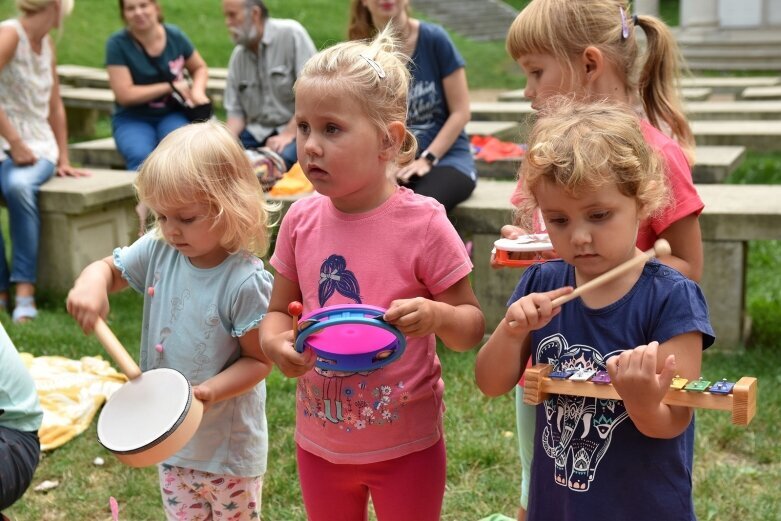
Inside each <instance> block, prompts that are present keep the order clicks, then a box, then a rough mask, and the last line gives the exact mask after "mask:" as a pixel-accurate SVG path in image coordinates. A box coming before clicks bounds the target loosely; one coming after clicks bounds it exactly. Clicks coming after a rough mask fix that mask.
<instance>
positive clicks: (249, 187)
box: [135, 121, 277, 255]
mask: <svg viewBox="0 0 781 521" xmlns="http://www.w3.org/2000/svg"><path fill="white" fill-rule="evenodd" d="M135 187H136V192H137V193H138V198H139V200H140V201H141V202H142V203H144V204H147V205H149V206H150V207H152V208H154V207H165V206H168V205H187V204H205V205H207V206H208V209H209V210H208V216H209V217H210V218H211V219H213V220H214V224H213V226H214V227H216V226H218V225H219V226H221V227H222V240H221V242H220V244H221V246H222V247H223V248H225V249H226V250H227V251H228V252H231V253H236V252H239V251H248V252H251V253H255V254H257V255H263V254H265V252H266V250H267V249H268V245H269V234H268V227H269V225H270V223H269V212H271V211H274V210H276V209H277V208H276V206H273V205H269V204H268V203H266V202H265V201H264V200H263V192H262V188H261V186H260V183H259V182H258V179H257V177H256V176H255V174H254V172H253V171H252V167H251V166H250V163H249V160H248V159H247V156H246V154H245V153H244V149H243V148H242V147H241V145H240V144H239V142H238V141H237V140H236V138H235V137H233V135H232V134H231V133H230V131H229V130H228V129H227V127H226V126H225V125H224V124H222V123H219V122H216V121H207V122H204V123H193V124H190V125H186V126H184V127H181V128H179V129H177V130H175V131H173V132H171V133H170V134H169V135H168V136H166V137H165V138H164V139H163V140H162V141H161V142H160V144H159V145H158V146H157V148H156V149H155V150H154V151H153V152H152V153H151V154H150V155H149V157H148V158H147V159H146V161H144V163H143V165H142V166H141V169H140V171H139V173H138V177H137V178H136V182H135ZM156 227H157V230H158V232H159V225H158V224H156Z"/></svg>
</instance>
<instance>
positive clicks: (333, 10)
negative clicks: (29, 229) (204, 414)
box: [0, 0, 781, 521]
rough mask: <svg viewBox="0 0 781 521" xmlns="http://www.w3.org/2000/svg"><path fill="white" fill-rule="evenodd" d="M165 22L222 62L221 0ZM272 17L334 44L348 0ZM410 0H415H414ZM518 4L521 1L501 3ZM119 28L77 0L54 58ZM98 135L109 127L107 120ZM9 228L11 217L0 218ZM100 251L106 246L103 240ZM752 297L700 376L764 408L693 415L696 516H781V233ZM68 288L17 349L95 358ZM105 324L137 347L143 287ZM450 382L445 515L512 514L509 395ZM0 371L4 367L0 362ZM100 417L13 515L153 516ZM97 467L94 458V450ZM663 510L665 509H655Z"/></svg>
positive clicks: (290, 500) (97, 6)
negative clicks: (749, 383) (755, 385)
mask: <svg viewBox="0 0 781 521" xmlns="http://www.w3.org/2000/svg"><path fill="white" fill-rule="evenodd" d="M160 1H161V3H162V5H163V7H164V9H165V15H166V19H167V20H168V21H170V22H172V23H177V24H179V25H181V26H182V27H183V28H184V29H185V31H186V32H187V33H188V35H189V36H190V37H191V38H192V39H193V41H194V42H195V44H196V46H197V47H198V49H199V50H200V52H201V53H202V54H203V55H204V57H205V58H206V60H207V62H208V63H209V64H210V65H212V66H215V67H223V66H225V65H226V64H227V60H228V56H229V54H230V50H231V48H232V45H231V42H230V40H229V38H228V35H227V31H226V30H225V28H224V26H223V22H222V14H221V10H220V2H219V0H190V1H188V2H184V1H181V0H178V1H173V0H160ZM267 3H268V5H269V8H270V10H271V12H272V14H273V15H274V16H277V17H293V18H296V19H298V20H299V21H301V23H303V24H304V25H305V26H306V27H307V29H308V30H309V32H310V34H311V35H312V37H313V39H314V40H315V43H316V45H317V46H318V48H320V47H323V46H326V45H328V44H330V43H333V42H336V41H339V40H341V39H342V38H343V35H344V34H345V32H346V17H347V6H348V0H286V1H283V0H269V1H268V2H267ZM413 3H414V0H413ZM509 3H511V4H513V5H514V6H515V7H516V8H522V6H523V5H525V4H526V3H527V0H512V1H511V2H509ZM12 11H13V1H12V0H5V1H4V0H0V19H3V18H6V17H7V16H9V14H10V13H12ZM661 12H662V17H663V18H665V20H667V21H668V22H669V23H672V24H674V23H676V22H677V16H678V2H677V0H662V1H661ZM121 26H122V24H121V21H120V19H119V16H118V13H117V6H116V2H115V1H114V0H111V1H109V0H77V2H76V9H75V11H74V14H73V16H72V17H71V18H70V19H69V20H68V21H67V22H66V26H65V30H64V33H63V34H62V38H61V40H60V41H59V44H58V54H59V61H60V63H76V64H84V65H92V66H101V65H102V61H103V42H105V39H106V37H107V36H108V35H109V34H110V33H111V32H113V31H115V30H117V29H119V28H120V27H121ZM454 41H455V42H456V44H457V45H458V47H459V49H460V50H461V52H462V53H463V54H464V56H465V58H466V59H467V61H468V64H469V65H468V74H469V83H470V87H471V88H494V89H505V88H518V87H520V86H522V84H523V79H522V77H521V76H520V74H519V72H518V70H517V67H516V66H515V64H514V63H512V61H511V60H510V58H509V57H507V56H506V53H505V51H504V43H503V42H489V43H476V42H471V41H468V40H465V39H463V38H460V37H458V36H454ZM100 132H101V133H102V134H107V133H108V128H106V125H105V122H104V123H103V127H102V128H101V130H100ZM728 182H731V183H780V182H781V155H778V154H768V155H759V154H750V155H749V158H748V159H747V160H746V161H745V163H744V165H743V166H742V167H741V168H740V169H739V170H738V171H737V172H736V173H735V174H733V175H732V176H731V178H730V179H729V181H728ZM0 217H1V218H2V223H3V226H2V228H3V230H4V235H5V236H6V237H7V215H6V214H5V212H4V211H3V212H2V215H0ZM107 253H108V251H107ZM748 262H749V272H748V294H747V308H748V313H749V315H750V317H751V319H752V321H753V329H752V344H751V346H750V348H749V349H747V350H745V351H740V352H738V354H729V353H726V352H723V351H721V352H720V351H716V350H712V352H711V351H707V352H706V353H705V356H704V365H703V376H705V377H707V378H709V379H712V380H716V379H720V378H723V377H726V378H729V379H737V378H739V377H741V376H745V375H751V376H756V377H758V378H759V381H760V401H759V412H758V415H757V417H756V418H755V419H754V421H753V422H752V424H751V425H750V426H749V427H747V428H743V427H735V426H732V425H731V424H730V421H729V414H727V413H723V412H713V411H702V412H698V414H697V440H696V455H695V469H694V481H695V501H696V509H697V514H698V517H699V519H701V520H714V521H720V520H732V519H741V520H746V521H764V520H768V521H773V520H778V519H781V489H779V487H778V483H779V482H781V463H780V462H781V445H780V444H778V443H777V441H776V440H777V438H776V435H777V428H778V427H777V426H778V425H779V424H781V391H779V385H781V373H780V372H779V370H778V367H779V366H781V346H780V345H779V341H778V338H780V337H781V322H780V321H779V319H778V317H779V316H781V304H779V301H780V300H781V298H779V297H780V296H781V273H780V272H779V269H778V266H779V265H781V242H779V241H765V242H756V243H751V246H750V250H749V259H748ZM64 299H65V295H63V294H54V293H48V294H47V293H43V294H41V295H40V297H39V306H40V307H41V310H42V313H41V315H40V317H39V319H37V320H36V321H35V323H34V324H31V325H27V326H17V325H14V324H11V321H10V318H9V317H8V316H7V315H5V314H2V315H0V322H2V323H3V325H4V326H5V327H6V329H7V330H8V333H9V335H10V336H11V338H13V339H14V341H15V342H16V344H17V347H18V348H19V350H20V351H27V352H30V353H33V354H35V355H55V354H56V355H62V356H66V357H69V358H79V357H81V356H88V355H101V354H102V353H103V349H102V347H101V346H100V344H99V343H98V342H97V340H96V339H94V338H92V337H85V336H84V335H83V334H82V333H81V331H80V330H79V329H78V327H77V326H76V324H75V322H74V321H73V320H72V319H71V318H70V316H69V315H68V314H67V313H66V311H65V309H64V305H63V302H64ZM111 304H112V311H111V316H110V323H111V327H112V329H113V330H114V332H115V333H116V334H117V336H118V337H119V339H120V340H121V341H122V342H123V343H124V344H125V346H126V347H127V348H128V350H129V351H130V352H131V353H134V354H135V353H136V352H137V350H138V349H137V346H138V342H139V333H140V327H141V305H142V304H141V297H140V296H139V295H136V294H135V293H133V292H131V291H126V292H123V293H121V294H118V295H113V296H112V297H111ZM440 356H441V358H442V364H443V377H444V380H445V382H446V394H445V399H446V403H447V413H446V415H445V426H446V433H447V443H448V476H447V492H446V495H445V503H444V512H443V519H446V520H453V521H476V520H477V519H480V518H481V517H483V516H487V515H488V514H491V513H493V512H502V513H504V514H506V515H514V512H515V508H516V504H517V495H518V493H517V489H518V471H519V468H518V467H519V466H518V461H517V460H518V457H517V440H516V439H515V433H514V429H515V427H514V425H515V419H514V401H513V397H512V396H504V397H500V398H496V399H487V398H485V397H483V396H482V395H481V394H480V393H479V391H478V390H477V388H476V386H475V385H474V382H473V375H472V371H473V367H474V357H475V352H474V351H473V352H470V353H463V354H457V353H452V352H449V351H447V350H440ZM0 370H2V368H0ZM294 391H295V381H294V380H289V379H286V378H285V377H283V376H282V375H281V374H280V373H279V372H278V371H276V370H275V371H274V372H273V373H272V374H271V376H270V377H269V378H268V404H267V413H268V420H269V432H270V449H269V470H268V473H267V474H266V478H265V485H264V494H263V503H264V505H263V514H264V519H268V520H285V521H289V520H290V521H293V520H301V519H304V518H305V516H304V511H303V506H302V502H301V498H300V493H299V491H298V485H297V477H296V470H295V447H294V442H293V428H294V403H293V402H294ZM95 423H96V422H94V421H93V423H92V426H91V427H90V429H88V430H87V431H86V432H85V433H84V434H82V435H80V436H79V437H77V438H76V439H74V440H73V441H71V442H69V443H67V444H66V445H64V446H63V447H61V448H59V449H57V450H54V451H52V452H49V453H46V454H45V455H44V458H43V461H42V463H41V465H40V467H39V469H38V471H37V473H36V476H35V481H34V484H38V483H40V482H41V481H43V480H58V481H59V486H58V487H57V488H55V489H53V490H51V491H48V492H34V491H32V490H29V491H28V492H27V494H26V495H25V496H24V497H23V498H22V500H21V501H19V502H18V503H17V504H16V505H14V507H13V508H12V509H10V511H8V512H6V514H7V515H9V516H11V517H12V519H15V520H18V521H55V520H56V521H60V520H62V521H65V520H98V521H107V520H109V519H110V513H109V510H108V498H109V496H114V497H116V498H117V499H118V500H119V503H120V509H121V514H120V519H122V520H124V521H128V520H139V521H145V520H151V519H160V517H161V509H160V506H159V503H160V496H159V491H158V485H157V474H156V472H155V470H154V469H131V468H129V467H126V466H124V465H122V464H121V463H119V462H118V460H116V459H115V458H114V457H113V456H112V455H111V454H110V453H108V452H107V451H106V450H105V449H103V448H102V447H101V446H100V445H99V444H98V442H97V439H96V435H95ZM98 456H100V457H102V458H104V459H105V462H106V463H105V465H103V466H95V465H93V460H94V459H95V458H96V457H98ZM662 521H663V520H662Z"/></svg>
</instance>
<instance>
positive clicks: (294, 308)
mask: <svg viewBox="0 0 781 521" xmlns="http://www.w3.org/2000/svg"><path fill="white" fill-rule="evenodd" d="M303 311H304V306H303V305H302V304H301V303H300V302H298V301H295V300H294V301H293V302H291V303H290V304H288V305H287V312H288V313H289V314H290V315H291V316H292V317H293V344H295V343H296V337H298V317H300V316H301V313H303Z"/></svg>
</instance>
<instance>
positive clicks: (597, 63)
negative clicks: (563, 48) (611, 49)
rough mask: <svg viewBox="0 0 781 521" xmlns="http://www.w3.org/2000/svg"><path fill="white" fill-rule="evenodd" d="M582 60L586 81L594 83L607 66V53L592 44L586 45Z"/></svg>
mask: <svg viewBox="0 0 781 521" xmlns="http://www.w3.org/2000/svg"><path fill="white" fill-rule="evenodd" d="M581 60H582V67H583V68H582V69H581V70H582V71H583V73H584V77H585V78H586V83H592V84H593V83H594V82H595V81H596V80H597V78H599V76H600V75H601V74H602V71H603V70H604V68H605V55H604V54H602V51H600V50H599V49H597V48H596V47H594V46H593V45H592V46H589V47H586V50H585V51H583V54H582V55H581Z"/></svg>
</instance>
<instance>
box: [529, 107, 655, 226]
mask: <svg viewBox="0 0 781 521" xmlns="http://www.w3.org/2000/svg"><path fill="white" fill-rule="evenodd" d="M519 176H520V177H521V179H522V182H523V195H524V197H523V198H522V200H521V201H520V203H519V205H518V211H517V213H516V218H517V219H516V222H518V223H519V224H523V225H525V226H526V229H529V230H530V229H532V228H531V227H530V225H531V224H532V219H533V214H534V212H535V210H536V209H537V202H536V200H535V198H534V189H535V188H536V187H537V186H539V184H540V183H541V182H543V181H545V182H549V183H553V184H555V185H557V186H561V187H563V188H564V189H565V191H566V192H567V193H569V194H573V195H577V194H581V193H583V192H588V191H590V190H594V189H596V188H599V187H601V186H604V185H610V184H614V185H616V187H617V188H618V190H619V192H621V193H622V194H623V195H625V196H627V197H631V198H634V199H635V200H636V201H637V204H638V208H640V211H641V213H642V214H643V216H644V217H648V216H651V215H654V214H656V213H658V212H660V211H661V210H663V209H665V208H666V207H667V206H668V204H669V201H670V199H669V195H668V189H667V176H666V174H665V170H664V160H663V158H662V157H661V156H660V155H659V154H657V153H656V152H655V151H654V150H653V149H652V148H651V147H650V146H649V145H648V144H647V143H646V141H645V138H644V136H643V132H642V130H641V128H640V120H639V119H638V118H637V116H636V115H635V114H634V113H633V112H631V110H630V109H629V108H628V107H625V106H621V105H617V104H615V103H610V102H609V101H607V100H605V101H601V102H595V103H583V102H576V101H573V100H572V99H571V98H564V97H555V98H553V99H552V100H551V102H550V103H549V104H547V105H546V108H545V109H543V111H542V112H541V113H540V116H539V118H538V119H537V122H536V123H535V125H534V127H533V128H532V131H531V134H530V136H529V149H528V151H527V153H526V156H525V157H524V160H523V164H522V165H521V169H520V172H519Z"/></svg>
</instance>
